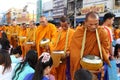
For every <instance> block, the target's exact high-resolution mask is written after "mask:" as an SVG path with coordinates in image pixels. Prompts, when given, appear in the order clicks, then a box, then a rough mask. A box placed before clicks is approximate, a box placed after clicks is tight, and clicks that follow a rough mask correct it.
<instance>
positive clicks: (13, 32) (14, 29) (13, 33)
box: [8, 21, 20, 48]
mask: <svg viewBox="0 0 120 80" xmlns="http://www.w3.org/2000/svg"><path fill="white" fill-rule="evenodd" d="M8 30H9V31H8V32H9V33H10V37H11V38H10V44H11V45H12V46H13V48H16V47H17V46H18V33H19V31H20V26H18V25H17V24H16V22H15V21H14V22H13V24H12V25H11V26H10V27H9V28H8Z"/></svg>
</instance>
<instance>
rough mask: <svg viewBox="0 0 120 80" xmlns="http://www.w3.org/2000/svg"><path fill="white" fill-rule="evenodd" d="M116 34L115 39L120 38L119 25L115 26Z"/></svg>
mask: <svg viewBox="0 0 120 80" xmlns="http://www.w3.org/2000/svg"><path fill="white" fill-rule="evenodd" d="M114 36H115V39H116V40H117V39H118V38H120V29H119V28H118V27H117V28H115V30H114Z"/></svg>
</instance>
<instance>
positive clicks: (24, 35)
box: [18, 28, 27, 57]
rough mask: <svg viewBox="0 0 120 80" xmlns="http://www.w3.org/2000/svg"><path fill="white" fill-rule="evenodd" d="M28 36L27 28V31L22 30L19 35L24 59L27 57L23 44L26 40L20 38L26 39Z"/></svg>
mask: <svg viewBox="0 0 120 80" xmlns="http://www.w3.org/2000/svg"><path fill="white" fill-rule="evenodd" d="M26 36H27V28H25V29H23V28H21V29H20V31H19V34H18V43H19V45H20V46H21V49H22V56H23V57H24V56H25V50H24V46H23V44H24V42H25V40H26V39H21V38H20V37H26Z"/></svg>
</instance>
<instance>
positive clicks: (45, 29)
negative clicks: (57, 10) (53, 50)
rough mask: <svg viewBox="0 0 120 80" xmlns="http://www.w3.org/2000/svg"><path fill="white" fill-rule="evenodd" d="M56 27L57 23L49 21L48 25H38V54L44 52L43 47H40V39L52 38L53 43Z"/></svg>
mask: <svg viewBox="0 0 120 80" xmlns="http://www.w3.org/2000/svg"><path fill="white" fill-rule="evenodd" d="M56 30H57V29H56V27H55V25H53V24H51V23H48V24H47V26H42V25H40V26H38V28H37V31H36V39H35V40H36V41H35V43H36V48H37V52H38V56H40V55H41V53H42V52H43V48H41V47H40V41H41V40H42V39H45V38H47V39H50V41H51V43H52V41H53V39H54V37H55V32H56Z"/></svg>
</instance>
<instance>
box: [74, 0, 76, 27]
mask: <svg viewBox="0 0 120 80" xmlns="http://www.w3.org/2000/svg"><path fill="white" fill-rule="evenodd" d="M75 27H76V0H75V2H74V28H75Z"/></svg>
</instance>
